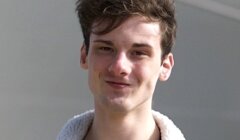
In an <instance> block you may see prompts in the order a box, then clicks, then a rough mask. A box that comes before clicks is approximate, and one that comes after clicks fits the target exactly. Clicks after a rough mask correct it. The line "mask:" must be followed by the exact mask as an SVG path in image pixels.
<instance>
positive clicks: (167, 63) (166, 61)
mask: <svg viewBox="0 0 240 140" xmlns="http://www.w3.org/2000/svg"><path fill="white" fill-rule="evenodd" d="M173 66H174V58H173V54H172V53H169V54H168V55H166V56H165V57H164V58H163V60H162V65H161V69H160V74H159V79H160V81H166V80H168V78H169V77H170V75H171V71H172V68H173Z"/></svg>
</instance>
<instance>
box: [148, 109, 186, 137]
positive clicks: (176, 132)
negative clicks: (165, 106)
mask: <svg viewBox="0 0 240 140" xmlns="http://www.w3.org/2000/svg"><path fill="white" fill-rule="evenodd" d="M152 114H153V117H154V119H155V121H156V124H157V125H158V127H159V128H160V132H161V138H162V140H176V139H177V140H185V138H184V136H183V134H182V132H181V130H180V129H179V128H178V127H177V126H176V125H175V124H174V123H173V121H172V120H171V119H169V118H168V117H167V116H165V115H163V114H161V113H159V112H157V111H152Z"/></svg>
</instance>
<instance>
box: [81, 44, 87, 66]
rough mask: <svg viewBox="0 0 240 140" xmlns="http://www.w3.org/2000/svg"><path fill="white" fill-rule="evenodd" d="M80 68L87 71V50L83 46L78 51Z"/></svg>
mask: <svg viewBox="0 0 240 140" xmlns="http://www.w3.org/2000/svg"><path fill="white" fill-rule="evenodd" d="M80 54H81V56H80V66H81V68H83V69H88V61H87V48H86V46H85V45H84V44H83V45H82V47H81V50H80Z"/></svg>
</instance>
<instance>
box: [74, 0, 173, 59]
mask: <svg viewBox="0 0 240 140" xmlns="http://www.w3.org/2000/svg"><path fill="white" fill-rule="evenodd" d="M76 12H77V15H78V18H79V22H80V24H81V28H82V33H83V37H84V43H85V46H86V50H87V51H86V52H87V53H88V50H89V44H90V42H89V41H90V34H91V33H95V34H97V35H101V34H106V33H109V32H111V31H112V30H113V29H115V28H117V27H118V26H119V25H121V24H122V23H123V22H124V21H125V20H127V19H128V18H129V17H131V16H134V15H140V16H144V17H147V19H148V20H149V21H154V22H159V24H160V28H161V32H162V34H161V38H162V40H161V42H160V45H161V46H162V48H161V49H162V52H163V53H162V57H164V56H166V55H167V54H169V53H170V52H171V49H172V46H173V45H174V42H175V39H176V28H177V23H176V17H175V4H174V1H173V0H77V2H76ZM102 23H105V24H106V25H105V24H104V27H101V28H100V29H101V30H97V31H93V30H92V29H93V28H94V27H97V26H101V25H102Z"/></svg>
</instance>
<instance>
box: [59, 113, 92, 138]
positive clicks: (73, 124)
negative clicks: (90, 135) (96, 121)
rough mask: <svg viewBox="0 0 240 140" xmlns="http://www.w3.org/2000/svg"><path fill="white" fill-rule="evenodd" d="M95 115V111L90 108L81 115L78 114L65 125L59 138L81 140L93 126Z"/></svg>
mask: <svg viewBox="0 0 240 140" xmlns="http://www.w3.org/2000/svg"><path fill="white" fill-rule="evenodd" d="M93 117H94V111H93V110H90V111H87V112H84V113H82V114H80V115H76V116H74V117H73V118H71V119H70V120H68V121H67V123H66V124H65V125H64V127H63V128H62V130H61V131H60V133H59V134H58V137H57V140H81V139H83V137H84V136H85V134H86V133H87V131H88V128H89V127H90V126H91V124H92V121H93Z"/></svg>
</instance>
